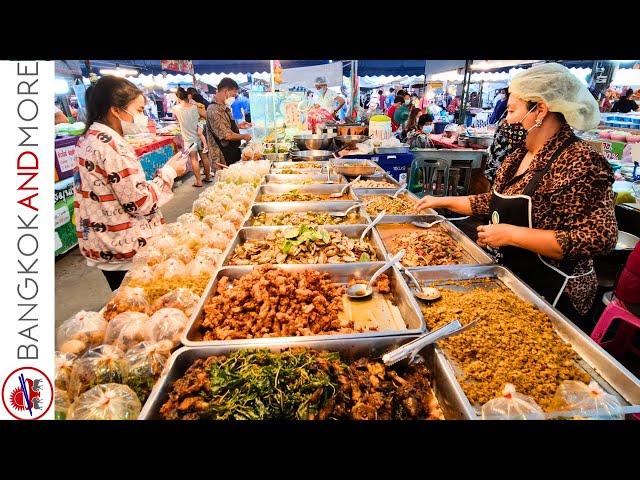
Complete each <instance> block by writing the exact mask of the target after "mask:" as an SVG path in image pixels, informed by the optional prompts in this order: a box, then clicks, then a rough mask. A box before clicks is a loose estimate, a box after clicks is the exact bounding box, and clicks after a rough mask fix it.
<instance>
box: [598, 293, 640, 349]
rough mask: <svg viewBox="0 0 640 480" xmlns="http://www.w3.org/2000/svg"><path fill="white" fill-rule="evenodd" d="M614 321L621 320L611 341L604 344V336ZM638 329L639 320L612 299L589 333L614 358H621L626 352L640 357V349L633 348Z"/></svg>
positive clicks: (620, 303) (617, 301)
mask: <svg viewBox="0 0 640 480" xmlns="http://www.w3.org/2000/svg"><path fill="white" fill-rule="evenodd" d="M603 300H604V299H603ZM615 319H620V320H621V323H620V326H619V327H618V331H617V332H616V334H615V337H614V338H613V339H612V340H608V341H606V342H605V341H603V340H604V336H605V335H606V333H607V331H608V330H609V328H610V327H611V324H612V323H613V321H614V320H615ZM638 328H640V318H639V317H636V316H635V315H634V314H633V313H631V312H630V311H629V310H627V309H626V308H625V306H624V304H623V303H622V302H620V300H618V299H616V298H614V299H613V300H611V301H610V302H609V304H608V305H607V308H605V309H604V312H602V315H600V319H599V320H598V323H597V324H596V326H595V328H594V329H593V332H591V338H592V339H593V341H595V342H596V343H597V344H598V345H600V346H601V347H603V348H606V349H607V350H608V351H609V352H611V354H612V355H614V356H616V357H620V356H622V355H623V354H625V353H626V352H627V351H629V352H631V353H633V354H634V355H637V356H640V349H639V348H636V347H634V346H633V337H634V335H635V333H636V331H637V329H638Z"/></svg>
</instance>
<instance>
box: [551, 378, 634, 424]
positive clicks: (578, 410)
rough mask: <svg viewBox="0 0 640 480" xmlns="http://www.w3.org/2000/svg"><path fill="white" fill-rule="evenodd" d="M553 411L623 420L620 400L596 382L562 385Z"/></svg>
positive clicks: (571, 382) (557, 392) (571, 381)
mask: <svg viewBox="0 0 640 480" xmlns="http://www.w3.org/2000/svg"><path fill="white" fill-rule="evenodd" d="M552 405H553V409H554V410H559V411H571V412H572V414H573V415H577V416H579V417H582V418H591V419H601V420H623V419H624V414H621V413H620V407H621V405H620V402H619V401H618V399H617V398H616V397H615V396H613V395H611V394H609V393H606V392H605V391H604V390H602V388H601V387H600V385H598V384H597V383H596V382H595V381H593V380H592V381H591V383H589V385H587V384H585V383H582V382H578V381H575V380H565V381H564V382H562V383H561V384H560V386H559V387H558V390H557V391H556V395H555V397H554V399H553V402H552Z"/></svg>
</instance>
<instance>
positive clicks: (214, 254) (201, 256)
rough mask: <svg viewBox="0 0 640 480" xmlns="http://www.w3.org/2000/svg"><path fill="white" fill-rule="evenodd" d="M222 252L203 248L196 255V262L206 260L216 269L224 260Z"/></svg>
mask: <svg viewBox="0 0 640 480" xmlns="http://www.w3.org/2000/svg"><path fill="white" fill-rule="evenodd" d="M221 257H222V250H220V249H219V248H213V247H202V248H201V249H200V250H198V252H197V253H196V256H195V257H194V260H204V261H205V262H207V263H209V264H210V265H213V266H214V267H215V266H216V265H218V264H219V263H220V261H221V260H222V258H221Z"/></svg>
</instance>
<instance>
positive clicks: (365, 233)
mask: <svg viewBox="0 0 640 480" xmlns="http://www.w3.org/2000/svg"><path fill="white" fill-rule="evenodd" d="M386 214H387V211H386V210H382V211H381V212H380V213H379V214H378V216H377V217H376V218H374V219H373V221H372V222H371V223H370V224H369V225H368V226H367V228H365V229H364V230H363V232H362V235H360V241H362V240H364V237H366V236H367V233H369V230H371V229H372V228H373V227H375V226H376V225H377V224H378V223H380V220H382V217H384V216H385V215H386Z"/></svg>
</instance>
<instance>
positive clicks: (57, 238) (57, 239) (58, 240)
mask: <svg viewBox="0 0 640 480" xmlns="http://www.w3.org/2000/svg"><path fill="white" fill-rule="evenodd" d="M54 233H55V234H56V237H55V243H56V250H59V249H61V248H62V240H60V235H58V232H54Z"/></svg>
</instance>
